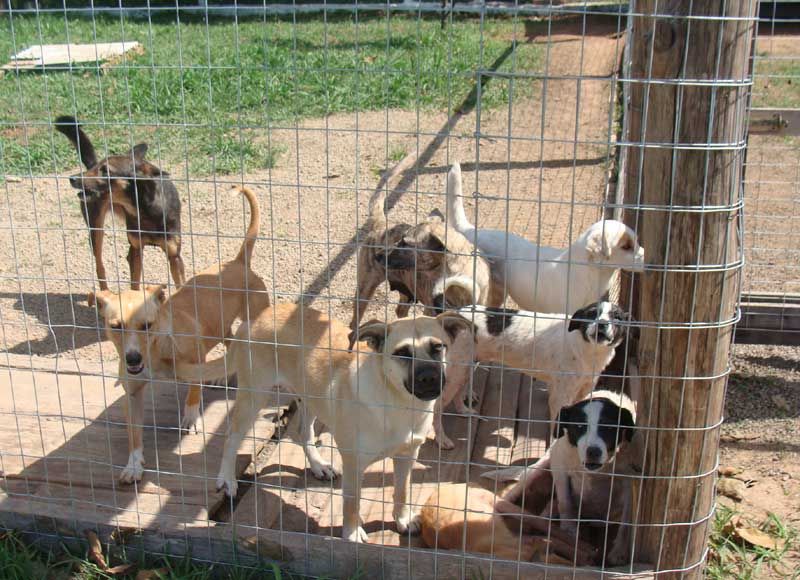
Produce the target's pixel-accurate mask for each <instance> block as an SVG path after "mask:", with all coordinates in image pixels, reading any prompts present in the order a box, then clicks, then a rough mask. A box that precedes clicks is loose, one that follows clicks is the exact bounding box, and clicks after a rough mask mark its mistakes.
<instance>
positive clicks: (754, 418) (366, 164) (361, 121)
mask: <svg viewBox="0 0 800 580" xmlns="http://www.w3.org/2000/svg"><path fill="white" fill-rule="evenodd" d="M614 30H616V26H613V27H609V26H598V27H597V29H596V30H595V29H594V28H593V27H592V26H590V27H589V30H588V31H587V32H588V34H587V36H586V37H585V38H584V40H583V41H581V37H580V36H578V34H577V33H576V31H575V30H570V29H569V28H567V29H565V30H564V31H563V32H558V38H557V40H558V41H557V42H556V37H555V36H551V42H550V43H548V44H547V46H546V59H547V60H546V63H547V67H548V69H547V70H548V74H550V75H552V76H558V77H561V78H563V77H564V76H568V75H584V76H587V75H593V76H594V78H591V79H583V80H582V81H580V82H578V81H576V80H549V81H548V82H547V84H546V85H540V86H539V87H538V89H537V93H536V96H535V97H533V98H530V99H525V100H521V99H520V100H515V101H514V103H513V106H512V107H510V108H509V109H505V110H494V111H490V112H486V111H481V112H480V115H479V114H478V113H477V112H476V111H474V110H473V111H470V112H468V113H466V114H463V115H457V116H456V117H455V118H454V119H452V120H451V119H449V118H448V116H447V114H445V113H427V112H415V111H394V110H392V111H378V112H368V113H359V114H355V115H350V114H346V115H344V114H343V115H334V116H330V117H328V118H325V119H312V120H307V121H304V122H302V123H301V124H299V125H298V126H296V127H294V126H293V127H285V128H281V127H274V128H272V129H271V132H270V138H271V139H272V140H273V142H276V143H280V144H281V145H282V146H285V147H286V150H287V151H286V153H285V154H284V155H283V156H282V157H281V159H280V161H279V163H278V166H277V167H276V168H275V169H273V170H271V171H269V172H264V173H259V174H251V175H246V176H232V177H226V178H217V179H213V178H209V179H193V178H187V177H186V176H181V175H180V169H179V168H169V169H170V170H172V172H173V175H174V176H176V183H177V186H178V188H179V190H180V192H181V195H182V200H183V203H184V210H183V229H184V252H183V255H184V259H185V261H186V264H187V273H189V274H191V273H192V272H194V271H199V270H201V269H203V268H205V267H207V266H208V265H209V264H211V263H213V262H215V261H219V260H220V259H226V258H229V257H232V256H233V255H234V254H235V252H236V250H237V248H238V246H239V245H240V243H241V238H242V235H243V232H244V230H245V227H246V223H247V220H248V215H247V211H246V208H245V206H244V204H243V202H242V200H241V199H239V198H237V197H235V196H234V195H233V194H231V193H229V192H228V188H229V186H230V184H231V183H241V182H245V183H248V184H250V185H251V186H252V187H253V188H254V189H255V190H257V191H258V193H259V199H260V201H261V206H262V212H263V218H262V223H261V237H260V240H259V242H258V244H257V246H256V251H255V258H254V264H253V266H254V268H255V270H256V271H257V272H258V273H259V274H260V275H262V277H263V278H264V279H265V281H266V283H267V286H268V287H269V288H270V289H271V290H272V291H273V292H274V295H273V300H274V301H294V300H298V299H299V298H300V297H301V296H302V297H304V299H305V300H306V303H307V304H309V305H313V306H315V307H317V308H320V309H323V310H329V311H330V313H331V314H332V315H333V316H335V317H337V318H340V319H343V320H345V321H349V319H350V315H351V308H352V302H351V300H352V295H353V292H354V289H355V278H354V277H355V260H354V251H355V245H354V235H355V233H356V232H357V230H358V228H359V226H360V225H361V224H363V222H364V220H365V218H366V209H367V204H368V200H369V198H370V196H371V195H372V194H373V193H374V189H375V186H376V185H377V183H378V181H379V175H380V172H381V171H382V170H385V169H386V167H387V162H386V160H387V157H388V154H389V153H390V152H392V151H397V150H401V151H403V152H404V153H406V154H411V153H415V154H416V156H417V158H418V159H419V163H418V165H416V166H414V167H413V168H412V169H411V170H409V171H407V172H406V173H404V174H403V175H401V177H400V179H398V180H396V181H395V182H393V183H392V184H390V187H391V191H390V195H389V197H390V203H394V204H395V205H394V206H393V208H392V209H391V211H390V219H391V220H393V221H407V222H412V223H413V222H414V221H415V220H422V219H424V218H425V217H426V216H427V215H428V213H429V212H430V211H431V210H432V209H434V208H437V207H438V208H442V209H443V201H444V197H443V194H444V183H445V176H446V172H447V169H448V166H449V163H450V162H451V161H453V160H461V161H462V168H463V169H464V178H465V191H466V192H472V191H479V192H480V197H479V198H477V199H478V201H477V211H478V215H479V218H478V219H479V221H480V223H481V224H483V225H487V226H494V227H508V229H509V230H510V231H513V232H516V233H520V234H524V235H525V236H527V237H528V238H530V239H532V240H538V241H540V242H541V243H544V244H547V245H564V244H566V243H567V241H568V240H570V239H574V238H575V237H576V236H577V234H578V232H580V231H582V230H583V229H584V228H585V227H586V226H587V225H589V224H590V223H592V222H593V221H596V220H597V219H598V218H599V217H600V216H601V215H602V210H603V206H602V202H603V195H604V191H605V188H606V180H607V172H608V171H607V168H608V160H609V157H610V156H611V154H612V147H611V146H610V145H609V135H611V134H612V133H613V131H612V129H613V122H612V115H611V113H610V111H612V110H613V107H612V87H613V83H612V82H611V80H610V79H608V78H603V77H607V76H608V75H609V74H610V73H611V72H612V70H613V69H614V67H615V66H616V63H617V62H618V60H619V55H620V52H621V51H622V47H623V44H622V40H621V39H620V38H618V37H617V36H616V35H615V34H614ZM578 32H579V31H578ZM529 41H530V42H543V41H546V38H544V39H542V38H537V37H536V36H535V34H534V35H532V36H531V37H530V39H529ZM490 82H495V81H490ZM780 148H781V150H782V151H784V155H786V156H787V157H786V159H785V161H780V162H779V163H778V165H780V167H781V168H780V169H779V172H777V173H776V171H775V170H774V169H770V168H769V166H768V164H766V163H765V162H763V161H762V162H760V163H756V158H755V157H754V156H752V155H751V156H750V157H749V158H748V162H749V163H751V164H752V166H753V169H752V170H748V176H747V178H748V181H761V182H762V185H761V189H760V193H761V197H760V198H759V199H758V200H754V201H755V205H752V204H751V205H749V206H748V208H756V210H757V212H756V214H755V215H756V216H760V215H763V216H764V219H763V220H761V218H759V220H760V221H756V220H755V219H753V218H752V217H751V218H750V219H749V221H748V232H762V233H758V234H755V233H748V238H747V239H748V240H750V241H748V243H749V244H750V245H749V246H748V248H749V249H748V252H749V255H750V256H756V253H757V252H758V251H760V250H759V248H766V249H769V245H770V244H776V243H778V241H780V240H781V239H783V240H785V239H786V238H787V237H788V238H790V239H791V238H792V235H794V239H795V243H794V246H795V248H796V234H795V231H796V225H797V224H796V222H792V221H791V220H786V219H785V217H779V216H786V215H787V214H786V213H785V212H787V211H788V212H790V213H789V214H788V215H790V216H795V218H796V215H797V200H796V192H797V187H798V185H797V181H796V180H797V170H796V167H797V165H796V161H795V162H794V168H792V167H791V166H792V162H791V156H795V157H796V154H797V153H796V152H797V149H796V145H795V146H794V147H789V146H787V145H786V144H785V143H783V144H781V145H780ZM762 159H763V157H762ZM476 160H478V161H479V165H478V167H479V171H476V170H475V169H476V165H475V161H476ZM757 166H758V167H759V168H760V171H761V172H760V173H758V172H756V167H757ZM77 169H78V168H77V167H76V168H75V171H77ZM768 172H769V173H771V174H772V175H773V177H774V178H775V179H773V181H774V180H778V181H781V182H784V183H794V189H793V190H791V191H793V192H794V194H789V195H787V196H784V197H780V199H778V200H777V201H776V202H774V203H775V204H777V205H769V206H767V205H765V204H767V203H770V204H772V203H773V202H771V201H769V202H768V201H767V199H768V198H769V197H770V195H771V193H770V192H772V191H773V190H768V189H767V188H768V187H770V186H769V185H768V184H766V182H767V181H769V180H768V179H766V175H767V173H768ZM2 190H3V191H2V193H0V327H1V328H2V343H0V349H2V350H5V351H8V352H11V353H14V354H22V355H30V356H32V357H50V358H52V357H68V358H70V359H76V360H94V361H96V360H98V359H100V358H101V357H102V359H103V360H104V361H107V362H109V363H110V364H111V368H115V364H116V362H115V361H116V353H115V351H114V349H113V347H112V346H111V345H110V343H108V342H107V341H103V340H102V337H101V333H100V331H99V329H98V326H99V325H98V321H97V317H96V314H95V311H94V310H93V309H92V308H90V307H89V306H88V305H87V303H86V299H85V297H86V293H87V292H88V291H89V290H91V289H92V287H93V284H94V266H93V261H92V259H91V256H90V253H89V249H88V243H87V232H86V228H85V226H84V223H83V221H82V219H81V216H80V209H79V206H78V203H77V198H76V196H75V194H74V192H73V190H72V189H70V187H69V184H68V181H67V178H66V176H59V177H57V178H55V177H48V176H33V177H25V178H24V179H22V180H21V181H18V180H7V181H6V183H5V184H4V185H2ZM774 191H776V192H779V193H780V192H785V191H786V188H785V187H783V188H780V187H777V188H776V189H774ZM768 194H769V195H768ZM775 195H778V194H777V193H776V194H775ZM780 195H783V193H780ZM507 199H510V201H506V200H507ZM475 208H476V201H475V200H472V201H469V202H468V203H467V211H468V214H469V215H471V216H474V215H475V213H474V212H475ZM116 227H119V226H116ZM787 228H788V229H787ZM765 240H767V241H765ZM769 240H773V241H769ZM775 240H778V241H775ZM785 247H786V246H782V248H785ZM781 252H782V254H781ZM794 252H795V253H792V252H791V251H789V250H786V249H779V251H778V252H772V254H771V255H775V254H776V253H777V254H780V255H783V256H789V257H792V256H795V257H796V255H797V254H796V249H795V250H794ZM126 253H127V242H126V240H125V236H124V234H123V233H121V232H118V231H114V228H113V227H112V224H111V222H110V221H109V223H108V232H107V238H106V245H105V254H104V255H105V262H106V267H107V269H108V271H109V272H110V273H112V274H111V275H112V277H114V278H116V279H118V280H119V283H120V285H126V280H127V279H128V266H127V262H126V260H125V255H126ZM765 259H771V258H765ZM145 277H146V279H147V280H148V281H150V282H152V283H166V282H167V281H168V269H167V263H166V260H165V259H164V257H163V254H161V252H160V251H158V250H155V249H148V250H147V252H146V262H145ZM762 279H763V281H764V283H763V284H762V285H759V284H761V283H760V282H759V280H762ZM797 280H798V277H797V262H796V261H795V262H793V263H777V264H775V265H774V267H772V266H770V268H768V269H761V270H759V271H758V272H757V275H756V274H751V275H750V277H749V278H748V282H747V284H749V286H748V287H750V288H752V289H766V288H772V289H774V288H775V285H776V284H777V285H780V287H781V291H786V292H789V291H794V292H797V291H798V286H797V283H798V282H797ZM114 285H115V284H112V286H114ZM762 286H763V288H762ZM745 289H747V288H745ZM385 299H386V294H385V293H384V292H383V291H382V290H381V291H380V292H379V294H378V295H377V296H376V300H375V304H374V306H373V307H372V308H371V310H370V312H368V313H367V317H370V316H373V315H374V316H383V314H384V311H385V310H384V309H385V308H386V302H385ZM390 310H393V308H391V307H390ZM733 367H734V371H733V372H734V374H733V377H732V380H731V385H730V389H729V398H728V402H727V418H728V422H727V423H726V424H725V426H724V427H723V446H722V452H721V459H720V461H721V463H722V464H723V465H734V466H738V467H741V468H742V469H743V470H744V473H745V474H746V475H747V476H748V477H749V478H750V479H751V480H752V481H753V483H754V485H753V486H752V487H751V488H750V489H748V493H747V495H746V497H745V500H744V502H743V503H742V504H741V507H743V508H744V509H746V510H748V511H752V512H753V513H754V514H762V515H763V513H765V512H766V511H772V512H775V513H777V514H778V515H779V516H780V517H781V518H783V519H785V520H786V521H789V522H794V525H795V526H796V527H800V522H799V521H798V519H800V515H798V514H800V485H798V480H800V349H798V348H787V347H761V346H736V347H735V355H734V360H733Z"/></svg>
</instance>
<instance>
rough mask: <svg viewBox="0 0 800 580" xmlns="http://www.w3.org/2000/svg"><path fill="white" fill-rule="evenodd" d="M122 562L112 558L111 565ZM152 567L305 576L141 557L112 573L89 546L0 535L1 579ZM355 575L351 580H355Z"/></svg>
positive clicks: (90, 577) (296, 579) (201, 579)
mask: <svg viewBox="0 0 800 580" xmlns="http://www.w3.org/2000/svg"><path fill="white" fill-rule="evenodd" d="M119 563H120V562H118V561H114V560H113V559H112V561H111V562H109V565H111V566H113V565H116V564H119ZM142 570H152V571H154V572H153V575H152V576H151V577H152V579H154V580H155V579H158V580H211V579H212V578H223V579H225V580H300V579H301V578H306V577H305V576H299V575H295V574H292V573H290V572H288V571H287V570H284V569H282V568H280V567H279V566H277V565H265V566H262V567H258V568H244V567H238V568H237V567H231V566H214V565H210V564H198V563H195V562H193V561H192V560H190V559H188V558H163V559H159V560H149V561H148V560H142V561H140V562H137V566H136V567H134V568H132V569H131V570H130V571H129V572H127V573H125V574H122V575H117V576H111V575H109V574H107V573H106V572H104V571H103V570H101V569H100V568H98V567H97V565H96V564H95V563H93V562H91V561H90V560H89V559H88V558H87V557H86V549H85V548H84V549H83V551H80V552H76V551H70V550H67V549H66V548H65V549H63V550H62V551H60V552H59V553H57V554H54V553H51V552H45V551H41V550H38V549H36V548H35V547H33V546H31V545H29V544H27V543H26V542H25V541H24V540H23V539H22V538H21V537H20V536H18V535H17V534H15V533H13V532H3V533H2V534H0V580H32V579H34V578H47V579H48V580H106V579H112V578H134V577H135V576H136V574H137V572H140V571H142ZM356 578H357V577H354V578H353V579H351V580H355V579H356Z"/></svg>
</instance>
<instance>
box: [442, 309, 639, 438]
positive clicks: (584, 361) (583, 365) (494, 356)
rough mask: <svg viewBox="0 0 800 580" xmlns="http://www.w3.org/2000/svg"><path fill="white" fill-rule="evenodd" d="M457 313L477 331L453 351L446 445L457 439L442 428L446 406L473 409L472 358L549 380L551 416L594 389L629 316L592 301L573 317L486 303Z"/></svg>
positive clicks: (465, 335) (447, 390) (465, 336)
mask: <svg viewBox="0 0 800 580" xmlns="http://www.w3.org/2000/svg"><path fill="white" fill-rule="evenodd" d="M458 312H459V314H461V315H462V316H463V317H464V318H466V319H467V320H470V321H471V322H472V323H473V324H474V328H475V333H474V335H470V334H469V333H462V334H460V335H459V336H458V337H457V338H456V340H455V343H454V344H453V347H452V348H451V350H450V353H449V357H448V360H449V363H450V365H449V368H448V371H447V385H446V386H445V390H444V395H443V396H442V399H441V401H440V402H439V404H438V405H437V409H436V411H437V412H436V420H435V422H434V429H435V433H436V440H437V441H438V442H439V445H440V446H441V447H442V448H443V449H452V448H453V442H452V441H451V440H450V438H449V437H448V436H447V434H446V433H445V432H444V426H443V425H442V410H443V409H445V408H446V407H447V405H448V404H449V403H450V402H451V401H453V402H454V403H455V408H456V411H458V412H459V413H465V414H469V413H473V412H474V411H473V410H472V409H471V408H469V407H467V406H466V405H465V403H464V388H465V387H466V386H467V385H468V382H469V374H470V371H471V369H472V367H473V366H474V365H473V361H478V362H486V363H489V362H495V363H502V364H504V365H505V366H506V367H509V368H514V369H517V370H519V371H521V372H523V373H525V374H528V375H531V376H535V377H536V378H537V379H539V380H541V381H544V382H545V383H547V384H548V386H549V392H548V406H549V409H550V419H551V420H552V419H555V416H556V414H557V413H558V410H559V409H561V408H562V407H564V406H566V405H571V404H572V403H574V402H575V401H578V400H580V399H582V398H583V397H585V396H586V395H588V394H589V392H590V391H591V390H592V389H593V388H594V386H595V385H596V384H597V380H598V379H599V378H600V374H601V373H602V372H603V370H605V368H606V367H607V366H608V364H609V363H610V362H611V359H613V358H614V350H615V349H616V347H617V345H618V344H619V343H620V342H621V341H622V338H623V336H624V326H622V325H621V324H620V323H621V322H624V321H627V320H628V318H629V317H628V314H627V313H625V312H624V311H623V310H622V309H621V308H620V307H619V306H617V305H616V304H612V303H611V302H596V303H594V304H590V305H589V306H586V307H584V308H581V309H580V310H577V311H576V312H575V313H574V314H573V315H572V317H571V318H567V317H565V316H564V315H548V314H544V315H543V314H540V313H536V312H525V311H522V310H520V311H517V310H508V309H496V308H495V309H493V308H486V307H483V306H470V307H465V308H461V309H459V310H458Z"/></svg>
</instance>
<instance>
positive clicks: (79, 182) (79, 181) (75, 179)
mask: <svg viewBox="0 0 800 580" xmlns="http://www.w3.org/2000/svg"><path fill="white" fill-rule="evenodd" d="M69 184H70V185H71V186H72V187H74V188H75V189H81V188H82V187H83V177H81V176H80V175H73V176H72V177H70V178H69Z"/></svg>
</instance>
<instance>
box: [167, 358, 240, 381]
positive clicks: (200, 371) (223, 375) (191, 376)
mask: <svg viewBox="0 0 800 580" xmlns="http://www.w3.org/2000/svg"><path fill="white" fill-rule="evenodd" d="M227 370H228V365H227V364H226V362H225V357H224V356H221V357H219V358H215V359H214V360H211V361H207V362H204V363H187V362H178V361H176V363H175V375H176V376H177V377H178V379H179V380H181V381H184V382H187V383H194V384H201V383H205V384H224V381H225V380H226V379H227V376H228V373H227V372H226V371H227Z"/></svg>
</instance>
